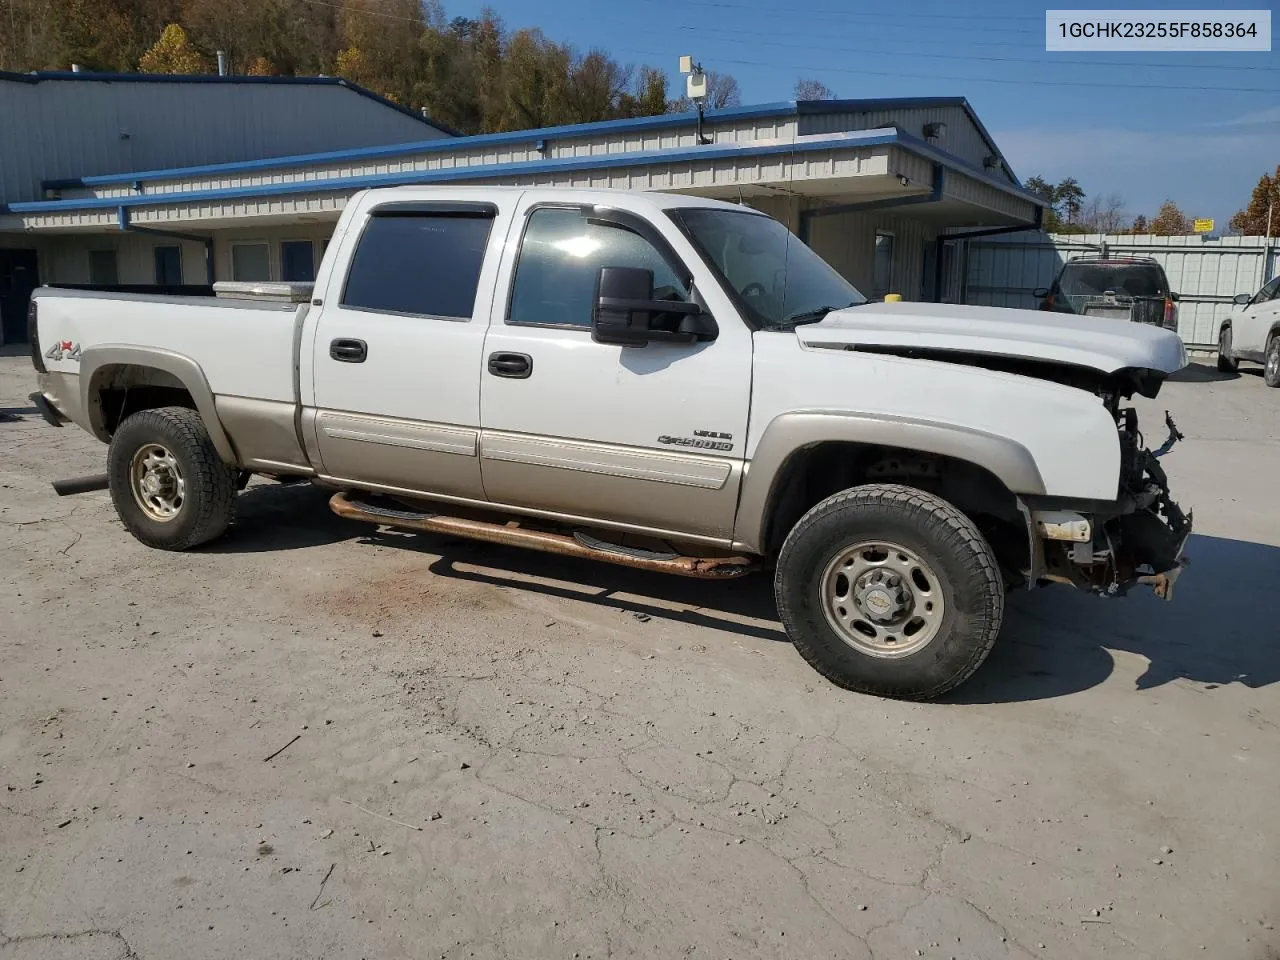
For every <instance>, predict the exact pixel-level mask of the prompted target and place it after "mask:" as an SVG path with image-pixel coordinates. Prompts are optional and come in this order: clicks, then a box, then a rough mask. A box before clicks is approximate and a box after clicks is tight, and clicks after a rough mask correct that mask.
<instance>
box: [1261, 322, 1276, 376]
mask: <svg viewBox="0 0 1280 960" xmlns="http://www.w3.org/2000/svg"><path fill="white" fill-rule="evenodd" d="M1262 360H1263V364H1262V379H1263V381H1264V382H1265V383H1266V385H1267V386H1268V387H1280V333H1275V334H1272V335H1271V339H1270V340H1268V341H1267V351H1266V353H1265V354H1263V357H1262Z"/></svg>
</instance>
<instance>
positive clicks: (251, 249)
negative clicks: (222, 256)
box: [231, 243, 271, 283]
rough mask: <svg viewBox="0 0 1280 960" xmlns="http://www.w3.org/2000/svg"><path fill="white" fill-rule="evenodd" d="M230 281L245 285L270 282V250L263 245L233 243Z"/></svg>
mask: <svg viewBox="0 0 1280 960" xmlns="http://www.w3.org/2000/svg"><path fill="white" fill-rule="evenodd" d="M231 279H232V280H239V281H241V282H245V283H253V282H262V281H266V280H270V279H271V248H270V247H269V246H267V244H265V243H233V244H232V245H231Z"/></svg>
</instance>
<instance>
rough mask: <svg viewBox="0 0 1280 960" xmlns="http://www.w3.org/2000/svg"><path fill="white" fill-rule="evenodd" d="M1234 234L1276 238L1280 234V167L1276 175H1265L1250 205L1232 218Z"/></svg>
mask: <svg viewBox="0 0 1280 960" xmlns="http://www.w3.org/2000/svg"><path fill="white" fill-rule="evenodd" d="M1230 227H1231V229H1232V231H1233V232H1235V233H1241V234H1244V235H1245V236H1255V237H1260V236H1267V235H1270V236H1273V237H1274V236H1275V235H1276V234H1277V233H1280V166H1277V167H1276V172H1275V173H1274V174H1266V173H1264V174H1263V175H1262V176H1261V177H1259V178H1258V185H1257V186H1256V187H1254V188H1253V194H1252V196H1250V197H1249V204H1248V206H1246V207H1245V208H1244V209H1243V210H1240V211H1238V212H1237V213H1236V215H1235V216H1234V217H1232V218H1231V223H1230Z"/></svg>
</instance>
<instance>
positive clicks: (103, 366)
mask: <svg viewBox="0 0 1280 960" xmlns="http://www.w3.org/2000/svg"><path fill="white" fill-rule="evenodd" d="M118 367H127V368H136V369H141V370H156V371H160V372H162V373H166V374H168V375H169V376H170V377H172V378H173V379H175V380H176V381H177V382H178V383H179V384H181V386H182V387H183V388H184V389H185V390H186V391H187V393H189V394H190V395H191V400H192V402H193V404H194V405H195V408H196V412H197V413H199V414H200V419H201V420H202V421H203V422H204V426H205V429H206V430H208V431H209V437H210V439H212V441H213V446H214V449H215V450H217V451H218V456H219V457H221V458H222V460H223V462H224V463H227V464H230V465H233V466H234V465H237V464H238V462H239V461H238V460H237V457H236V451H235V448H234V447H233V446H232V445H231V440H230V438H228V436H227V432H226V430H225V429H223V426H222V421H221V420H219V419H218V411H217V407H216V406H215V405H214V400H213V390H212V389H210V387H209V381H208V380H206V379H205V376H204V371H202V370H201V369H200V365H199V364H198V363H196V362H195V361H194V360H192V359H191V358H190V357H187V356H184V355H182V354H180V353H174V352H173V351H171V350H161V349H158V348H156V347H139V346H132V345H129V344H103V345H101V346H96V347H89V348H88V349H86V350H85V351H84V353H83V354H82V355H81V358H80V409H81V410H83V411H84V412H85V416H86V417H87V418H88V420H89V424H90V427H91V428H92V431H93V434H94V436H96V437H97V438H98V439H99V440H102V441H103V442H104V443H105V442H108V441H109V440H110V439H111V434H110V431H109V430H108V429H107V425H106V420H105V418H104V411H103V410H102V405H101V403H100V402H99V393H100V391H101V389H102V387H103V385H104V381H105V380H106V379H107V378H108V377H109V376H110V375H111V372H112V370H113V369H114V368H118Z"/></svg>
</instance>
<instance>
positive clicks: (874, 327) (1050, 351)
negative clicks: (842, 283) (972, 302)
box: [796, 302, 1187, 381]
mask: <svg viewBox="0 0 1280 960" xmlns="http://www.w3.org/2000/svg"><path fill="white" fill-rule="evenodd" d="M796 336H798V337H799V338H800V341H801V343H803V344H804V345H805V346H807V347H812V348H828V349H836V350H865V351H868V352H872V353H894V354H899V355H902V356H918V357H924V358H928V359H935V360H952V361H954V362H960V363H965V362H975V361H976V360H977V358H980V357H991V358H1007V359H1010V360H1022V361H1032V362H1033V363H1035V364H1046V363H1047V364H1054V365H1063V366H1068V367H1074V368H1083V369H1088V370H1094V371H1097V372H1099V373H1102V374H1107V375H1110V374H1116V373H1119V372H1121V371H1133V372H1134V373H1140V374H1142V375H1143V376H1145V377H1149V378H1152V379H1155V380H1157V381H1159V380H1163V379H1164V377H1165V376H1167V375H1168V374H1170V373H1173V372H1174V371H1176V370H1181V369H1182V368H1183V367H1185V366H1186V365H1187V354H1186V349H1185V348H1184V347H1183V345H1182V341H1181V340H1180V339H1179V338H1178V335H1177V334H1175V333H1172V332H1171V331H1168V330H1164V329H1161V328H1159V327H1153V326H1149V325H1147V324H1141V323H1131V322H1128V321H1124V320H1104V319H1100V318H1097V317H1080V316H1074V315H1071V314H1060V313H1049V312H1047V311H1040V310H1011V309H1008V308H1005V307H967V306H956V305H952V304H944V303H907V302H900V303H868V304H863V305H862V306H858V307H848V308H846V309H843V310H833V311H832V312H831V313H829V314H827V316H826V317H825V318H824V319H823V320H822V321H821V322H820V323H811V324H805V325H804V326H801V327H797V328H796ZM981 365H986V364H981ZM1029 372H1030V371H1029Z"/></svg>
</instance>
